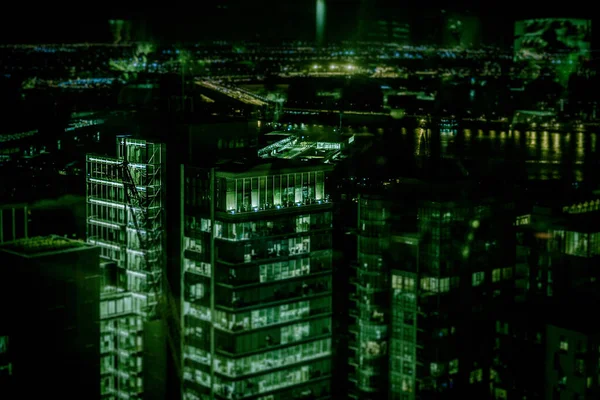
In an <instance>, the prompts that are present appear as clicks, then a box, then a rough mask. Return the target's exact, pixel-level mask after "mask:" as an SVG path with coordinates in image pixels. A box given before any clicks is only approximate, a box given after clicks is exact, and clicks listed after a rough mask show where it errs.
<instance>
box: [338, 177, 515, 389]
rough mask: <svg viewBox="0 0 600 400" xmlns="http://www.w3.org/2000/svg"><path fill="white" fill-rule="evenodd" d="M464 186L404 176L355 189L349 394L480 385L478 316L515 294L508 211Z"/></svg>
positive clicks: (482, 323) (485, 354)
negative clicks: (366, 190) (384, 185)
mask: <svg viewBox="0 0 600 400" xmlns="http://www.w3.org/2000/svg"><path fill="white" fill-rule="evenodd" d="M472 190H473V189H472V188H470V186H469V185H464V184H452V185H447V184H442V183H437V182H430V181H426V180H422V181H421V180H416V179H411V180H407V179H405V180H400V184H399V185H398V186H397V187H393V186H391V188H390V186H388V189H387V190H381V191H379V192H377V193H375V194H364V195H362V196H361V197H360V199H359V217H358V222H359V223H358V265H357V269H356V279H355V284H356V292H355V295H354V296H353V299H354V301H355V303H356V309H355V311H354V312H353V313H352V314H353V315H354V318H355V320H356V323H355V325H354V326H353V327H352V328H351V332H353V333H354V336H355V339H356V340H355V341H354V342H353V343H352V344H351V347H352V348H353V349H354V351H355V356H354V357H353V358H351V361H350V364H351V365H352V366H353V367H354V373H353V374H351V381H352V382H353V383H354V391H353V393H352V395H353V397H354V398H357V399H381V398H390V399H422V398H432V397H433V398H437V396H447V395H452V394H457V393H462V394H465V393H469V394H476V395H477V397H484V396H485V395H486V393H487V391H488V390H489V388H487V387H486V383H487V382H488V376H487V375H489V374H487V375H486V374H485V373H484V371H487V369H486V367H489V364H490V363H491V358H492V357H491V354H490V351H491V349H492V347H493V346H492V343H491V339H490V338H491V337H493V332H494V323H495V321H494V320H493V319H491V318H489V317H488V316H489V315H493V314H494V312H495V310H498V309H501V308H502V307H504V306H505V305H506V304H508V303H510V302H511V301H513V300H514V298H515V285H514V283H515V281H514V276H515V260H514V252H511V251H506V250H507V249H514V243H513V242H512V241H511V237H512V236H511V232H512V221H513V220H514V219H513V218H509V216H510V213H511V210H510V207H508V208H505V207H504V206H505V204H504V203H503V202H501V201H489V200H488V199H487V198H486V197H485V196H484V197H479V198H475V193H474V192H473V191H472ZM478 190H480V191H481V188H478ZM466 197H468V198H469V200H466Z"/></svg>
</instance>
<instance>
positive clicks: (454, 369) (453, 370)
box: [448, 358, 458, 375]
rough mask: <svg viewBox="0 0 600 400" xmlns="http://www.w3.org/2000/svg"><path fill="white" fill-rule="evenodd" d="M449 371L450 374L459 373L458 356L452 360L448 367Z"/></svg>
mask: <svg viewBox="0 0 600 400" xmlns="http://www.w3.org/2000/svg"><path fill="white" fill-rule="evenodd" d="M448 373H449V374H450V375H454V374H458V358H455V359H454V360H451V361H450V366H449V368H448Z"/></svg>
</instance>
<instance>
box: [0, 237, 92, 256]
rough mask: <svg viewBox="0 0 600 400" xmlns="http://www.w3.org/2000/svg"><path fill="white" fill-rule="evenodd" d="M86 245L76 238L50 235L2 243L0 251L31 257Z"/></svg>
mask: <svg viewBox="0 0 600 400" xmlns="http://www.w3.org/2000/svg"><path fill="white" fill-rule="evenodd" d="M86 246H87V245H86V244H85V243H84V242H81V241H78V240H72V239H67V238H63V237H60V236H55V235H52V236H45V237H35V238H29V239H19V240H17V241H14V242H9V243H6V244H4V245H2V246H1V247H0V251H9V252H11V253H13V254H18V255H20V256H22V257H28V258H32V257H40V256H43V255H49V254H54V253H58V252H64V251H67V250H72V249H77V248H81V247H86Z"/></svg>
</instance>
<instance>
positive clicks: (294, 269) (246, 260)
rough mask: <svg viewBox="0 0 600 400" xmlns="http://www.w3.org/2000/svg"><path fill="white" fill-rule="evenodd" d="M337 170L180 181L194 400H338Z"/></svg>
mask: <svg viewBox="0 0 600 400" xmlns="http://www.w3.org/2000/svg"><path fill="white" fill-rule="evenodd" d="M329 170H330V167H327V166H324V165H323V164H316V165H315V164H311V163H309V162H301V163H300V164H298V163H297V162H294V161H291V160H284V161H281V160H274V161H273V162H272V163H264V162H263V163H262V164H254V165H242V164H229V165H226V164H224V165H221V166H219V167H218V168H216V169H208V170H207V169H194V168H185V167H184V168H183V169H182V179H183V181H184V184H183V190H184V193H183V194H182V199H183V201H184V203H185V204H184V205H183V207H182V209H183V215H182V219H183V223H182V233H181V235H182V240H183V244H184V245H183V255H184V257H183V266H182V270H183V274H182V275H183V276H182V288H183V290H182V292H183V307H182V308H183V318H182V323H183V325H182V329H183V332H184V339H183V357H184V374H183V376H184V380H183V394H184V398H185V399H213V398H217V399H219V398H222V399H245V398H252V399H273V400H275V399H286V398H327V397H329V396H330V393H331V357H332V348H331V325H332V307H331V302H332V292H331V285H332V275H331V274H332V269H331V263H332V248H331V246H332V244H331V223H332V220H331V218H332V205H331V202H330V199H329V195H328V193H327V189H326V186H325V182H326V176H327V173H328V172H329Z"/></svg>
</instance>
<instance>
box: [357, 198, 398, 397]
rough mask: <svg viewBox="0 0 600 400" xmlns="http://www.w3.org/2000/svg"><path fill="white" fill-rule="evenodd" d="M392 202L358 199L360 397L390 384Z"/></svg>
mask: <svg viewBox="0 0 600 400" xmlns="http://www.w3.org/2000/svg"><path fill="white" fill-rule="evenodd" d="M389 216H390V209H389V204H388V203H387V202H385V201H382V200H380V199H377V198H367V197H362V198H361V199H360V200H359V219H358V224H359V226H358V266H357V279H356V293H357V306H358V307H357V321H356V332H355V334H356V340H357V346H356V355H355V358H354V361H353V364H354V366H355V371H356V372H355V374H356V388H357V390H358V392H359V393H361V394H360V395H359V397H363V396H368V398H371V396H375V397H377V396H385V392H386V388H387V387H388V368H387V363H388V354H389V319H390V315H389V300H388V299H389V273H388V271H387V269H386V266H385V265H384V262H383V257H384V253H385V252H386V251H387V250H388V248H389V238H390V235H389V224H388V223H389Z"/></svg>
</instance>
